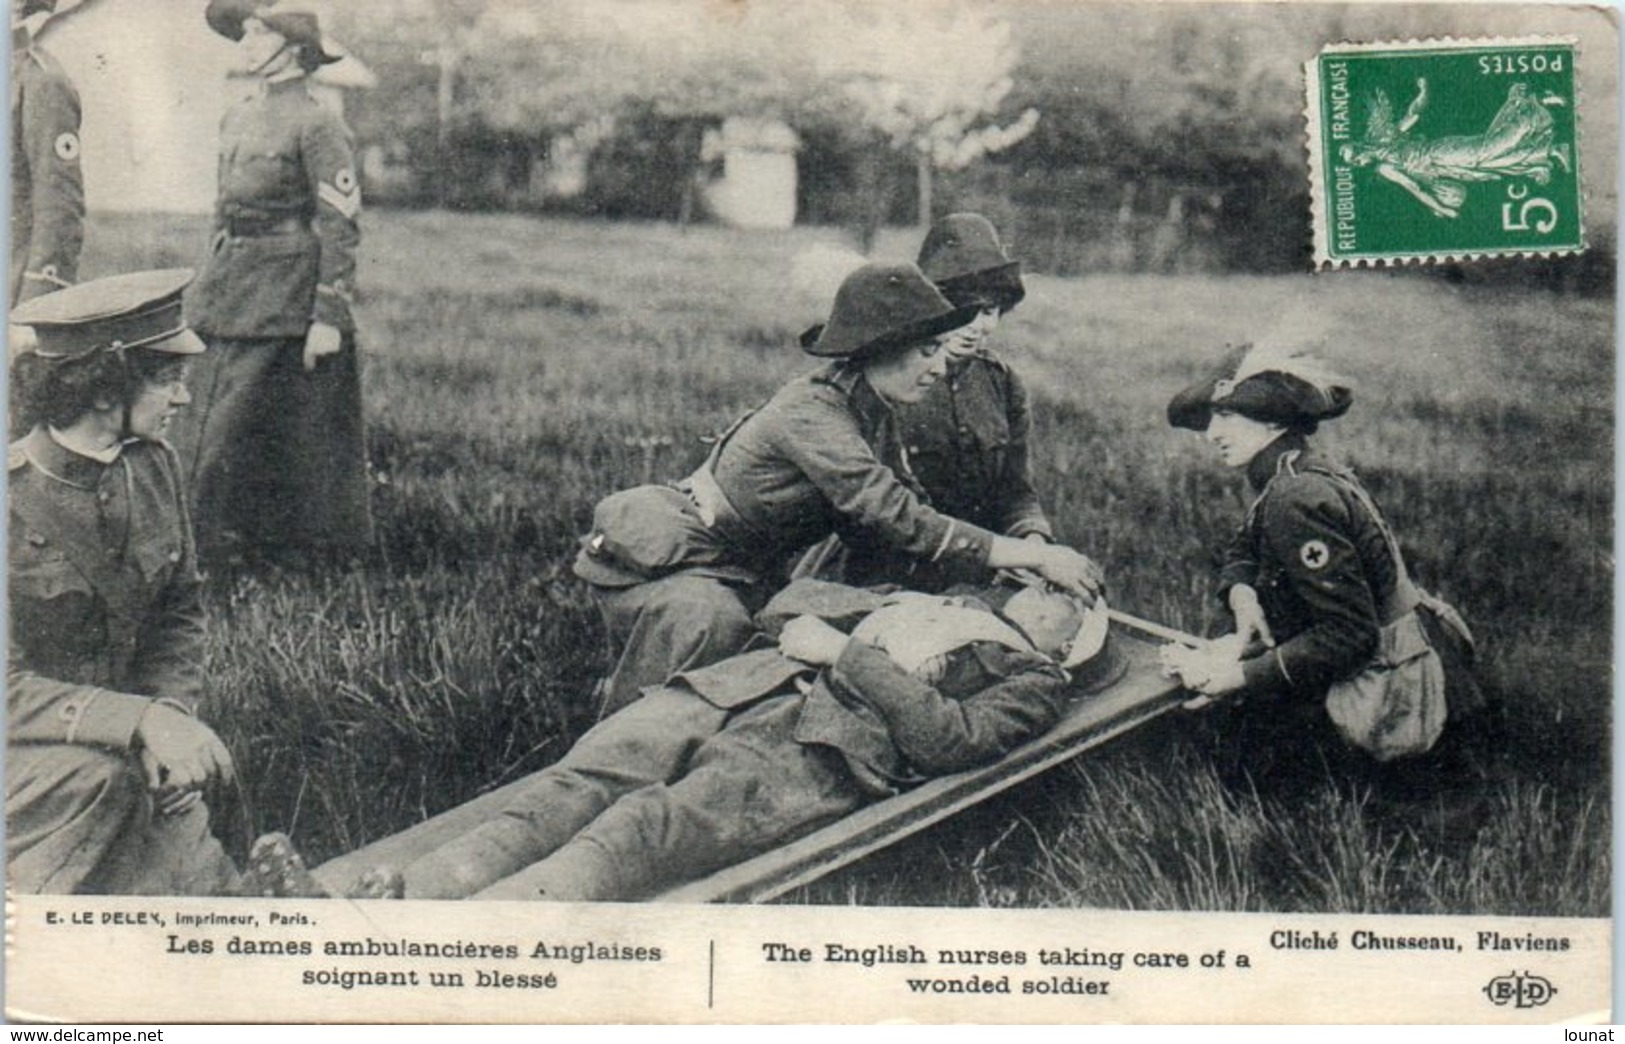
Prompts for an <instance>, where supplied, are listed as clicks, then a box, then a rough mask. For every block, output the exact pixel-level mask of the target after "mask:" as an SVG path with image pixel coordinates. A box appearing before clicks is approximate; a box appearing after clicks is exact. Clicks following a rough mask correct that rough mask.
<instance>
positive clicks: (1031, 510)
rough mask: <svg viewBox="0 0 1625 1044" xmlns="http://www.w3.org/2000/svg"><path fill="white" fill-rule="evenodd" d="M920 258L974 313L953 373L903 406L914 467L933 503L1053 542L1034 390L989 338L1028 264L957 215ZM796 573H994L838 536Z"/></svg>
mask: <svg viewBox="0 0 1625 1044" xmlns="http://www.w3.org/2000/svg"><path fill="white" fill-rule="evenodd" d="M919 266H920V269H921V271H923V272H924V273H925V275H926V278H928V279H930V280H931V282H932V283H934V284H935V285H936V287H937V289H938V290H940V291H941V292H942V295H943V296H944V297H946V298H947V299H948V301H949V303H950V304H952V305H953V306H954V307H955V308H964V309H968V310H971V311H972V314H973V317H972V319H971V321H970V322H969V324H967V325H966V326H964V327H962V328H960V329H959V330H958V331H956V333H955V335H954V338H953V339H952V340H951V341H950V342H949V345H948V353H949V359H948V373H947V376H946V378H945V379H944V380H941V381H938V382H937V383H936V384H935V385H933V386H932V387H931V388H930V389H929V390H928V391H927V392H926V393H925V395H924V396H922V397H921V399H920V401H919V402H915V403H906V404H899V405H898V406H897V408H896V414H897V427H898V433H899V436H900V437H901V439H902V442H903V445H904V448H905V451H906V453H907V454H908V463H909V466H910V467H911V468H912V469H913V472H914V475H915V477H916V478H917V479H918V480H919V483H920V486H921V488H922V489H923V490H924V492H925V495H926V497H927V498H928V499H929V500H930V502H931V506H932V507H934V508H936V509H937V510H938V511H941V512H942V513H943V514H946V515H951V516H953V517H954V518H959V519H963V520H965V521H967V522H971V523H974V524H976V525H978V526H981V527H982V528H984V529H987V530H989V531H991V532H994V533H1001V534H1003V535H1005V536H1011V537H1018V538H1024V539H1031V540H1043V541H1051V540H1053V539H1054V531H1053V529H1052V528H1051V526H1050V522H1049V519H1048V518H1047V517H1046V516H1045V514H1044V508H1043V506H1042V505H1041V504H1040V503H1039V500H1038V493H1037V491H1036V490H1035V489H1034V488H1033V477H1032V467H1031V464H1030V462H1029V459H1028V452H1027V447H1028V437H1029V435H1030V433H1031V427H1032V424H1031V418H1030V415H1029V412H1028V406H1027V389H1026V387H1025V385H1023V383H1022V381H1021V378H1020V377H1018V376H1017V375H1016V373H1015V371H1013V370H1012V369H1010V367H1009V365H1008V364H1007V363H1006V362H1005V361H1004V360H1003V359H1002V358H1000V357H999V355H998V353H997V352H996V351H994V350H993V348H992V346H991V345H990V344H989V338H990V337H991V336H992V334H993V332H994V331H995V330H996V329H997V328H998V325H999V322H1000V320H1001V319H1003V318H1004V317H1005V316H1007V315H1009V314H1010V311H1011V310H1012V309H1014V308H1015V307H1016V305H1018V304H1020V303H1021V300H1022V298H1024V297H1025V296H1026V293H1027V290H1026V287H1025V285H1024V284H1023V283H1022V279H1021V263H1020V262H1019V261H1012V260H1011V259H1010V256H1009V254H1007V253H1006V252H1005V249H1004V246H1003V245H1002V244H1001V243H1000V242H999V235H998V232H997V231H995V230H994V228H993V224H992V223H991V222H990V221H988V220H987V218H985V217H983V216H982V215H980V214H949V215H948V216H947V217H944V218H943V219H941V220H940V221H938V222H937V223H936V224H935V225H933V226H932V227H931V230H930V232H928V233H927V234H926V237H925V242H924V243H922V244H921V246H920V256H919ZM815 332H816V331H809V333H815ZM797 572H798V574H800V575H813V576H819V577H822V578H825V579H831V580H844V581H845V582H847V583H853V584H860V585H862V584H875V583H886V582H890V583H900V584H903V585H905V586H907V587H910V588H913V589H915V590H928V591H929V590H938V589H941V588H943V587H946V586H949V585H950V584H952V583H955V582H972V583H976V582H981V581H983V580H985V577H974V576H964V575H955V574H954V572H953V570H951V569H944V568H942V567H941V566H940V565H936V564H930V563H925V562H921V561H919V560H917V559H910V558H908V557H906V556H901V555H898V554H897V553H896V551H895V550H894V549H892V548H889V547H886V546H884V545H880V546H875V545H873V544H867V545H866V544H862V543H858V542H856V541H854V542H853V543H852V544H851V545H842V544H841V543H839V542H837V541H835V540H830V541H826V542H825V543H824V544H821V545H819V546H818V547H817V548H814V549H813V550H812V551H810V552H808V554H807V556H806V558H805V559H804V560H803V562H802V564H801V565H800V566H799V567H798V570H797Z"/></svg>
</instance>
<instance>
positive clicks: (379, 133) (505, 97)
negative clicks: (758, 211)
mask: <svg viewBox="0 0 1625 1044" xmlns="http://www.w3.org/2000/svg"><path fill="white" fill-rule="evenodd" d="M1452 6H1453V5H1432V6H1421V5H1415V6H1413V5H1403V6H1401V5H1383V8H1381V9H1377V10H1373V9H1371V8H1370V7H1348V6H1343V5H1331V4H1324V5H1322V4H1316V5H1301V6H1294V5H1282V6H1281V7H1280V8H1277V9H1275V10H1273V11H1272V12H1271V17H1270V18H1267V19H1261V18H1257V17H1255V16H1254V14H1253V12H1251V11H1250V10H1249V9H1248V8H1247V6H1246V5H1230V6H1223V5H1203V4H1191V5H1178V6H1177V7H1175V8H1172V9H1169V8H1167V7H1164V6H1163V5H1141V6H1124V5H1091V4H1078V5H1063V4H1053V3H1031V2H1029V3H1002V4H987V3H977V4H971V3H968V2H955V0H944V2H939V3H919V4H893V5H887V6H879V5H873V4H859V3H856V2H847V0H820V2H817V3H806V4H770V3H718V2H715V0H607V2H604V0H592V2H589V0H537V2H527V3H524V4H518V3H513V2H511V0H371V2H369V3H367V4H355V5H348V6H346V7H344V8H342V9H339V10H336V11H335V12H334V15H335V17H334V25H335V30H336V33H337V34H338V35H339V36H340V37H341V38H342V39H343V40H344V41H345V43H346V44H347V45H348V46H349V47H350V48H351V49H352V50H354V51H355V52H356V53H358V54H360V55H363V56H364V57H365V59H366V61H367V62H368V64H369V65H370V66H371V67H372V68H373V69H374V70H375V71H376V72H377V74H378V77H379V80H380V86H379V89H377V90H373V91H370V92H365V93H362V94H360V95H358V96H357V97H356V98H355V99H354V102H353V104H352V108H351V112H350V118H351V123H352V124H353V126H354V127H355V129H356V131H357V134H358V137H359V139H360V142H361V144H362V146H363V151H364V154H365V155H366V156H367V163H366V173H367V175H368V186H367V187H368V190H369V193H370V198H371V199H372V200H373V201H375V202H382V203H388V204H397V205H404V206H443V207H449V208H452V209H458V210H533V211H553V212H563V213H573V214H580V215H598V216H606V217H618V218H643V219H657V220H671V221H677V222H680V223H688V222H690V221H695V220H701V219H703V218H705V217H706V207H705V199H704V187H705V185H706V184H707V182H708V181H710V180H712V179H715V178H716V177H717V176H718V175H719V174H720V166H721V164H720V159H719V152H720V149H721V146H720V145H719V143H718V135H719V134H720V132H721V131H722V130H723V129H724V127H725V125H727V124H728V121H730V120H733V121H738V120H749V121H755V122H754V124H753V125H755V126H760V125H762V124H763V123H770V124H772V125H774V126H781V127H785V128H788V130H789V132H790V133H791V135H792V137H793V142H794V145H793V148H794V150H795V172H796V173H795V184H794V189H793V191H794V195H795V200H794V203H795V209H794V213H795V220H796V222H797V223H800V224H815V225H838V226H843V227H846V228H848V229H850V230H851V232H852V234H853V236H854V238H855V239H856V242H857V245H858V246H859V247H860V248H861V249H863V250H864V251H865V252H867V251H869V250H870V249H871V248H872V246H873V244H874V240H875V236H876V235H877V233H878V231H879V230H880V229H881V228H882V227H884V226H885V225H887V224H901V225H907V224H917V225H923V224H925V223H927V222H928V221H929V218H930V216H931V215H932V214H941V213H945V212H948V211H950V210H956V209H972V210H979V211H982V212H984V213H987V214H988V215H989V216H990V217H992V218H993V220H994V221H995V223H996V224H997V225H998V226H999V227H1000V228H1001V229H1002V230H1005V232H1006V234H1007V236H1008V237H1009V239H1010V240H1011V241H1012V243H1013V244H1014V245H1015V248H1016V249H1015V252H1016V254H1017V256H1019V257H1020V258H1021V259H1022V260H1023V261H1024V262H1025V263H1026V264H1027V265H1028V266H1029V268H1031V269H1033V270H1036V271H1045V272H1050V273H1054V274H1061V275H1067V274H1076V273H1080V272H1091V271H1149V272H1181V273H1197V272H1218V271H1246V272H1271V271H1292V270H1302V269H1303V268H1304V267H1305V266H1306V264H1307V261H1308V257H1309V244H1308V237H1307V232H1306V227H1307V214H1308V192H1307V186H1308V171H1307V159H1306V154H1305V149H1304V123H1303V106H1304V98H1303V63H1304V62H1305V61H1306V60H1308V59H1309V58H1311V57H1312V56H1313V55H1314V53H1315V51H1316V50H1317V48H1318V47H1319V46H1321V45H1322V44H1324V43H1326V42H1328V41H1335V40H1344V39H1350V40H1361V39H1396V38H1407V37H1415V38H1426V37H1430V36H1447V35H1454V36H1463V35H1482V34H1484V33H1486V32H1492V31H1517V30H1518V29H1520V28H1521V29H1523V30H1524V31H1527V24H1526V23H1527V18H1528V15H1527V11H1522V10H1519V9H1515V8H1513V7H1511V5H1507V7H1506V10H1504V11H1483V10H1479V9H1475V14H1474V17H1473V19H1472V21H1473V24H1474V26H1475V32H1474V33H1473V34H1468V33H1465V32H1464V31H1463V24H1462V16H1461V13H1460V12H1459V11H1456V10H1452V9H1451V8H1452ZM1518 19H1522V20H1523V21H1518ZM1502 22H1505V23H1506V24H1505V25H1501V23H1502ZM1588 57H1592V56H1588ZM1594 57H1595V60H1593V61H1592V62H1590V63H1589V64H1588V65H1586V66H1582V93H1583V94H1585V95H1586V97H1587V98H1588V100H1589V101H1590V103H1591V105H1592V106H1593V107H1595V106H1598V105H1601V106H1604V107H1605V110H1606V108H1607V107H1611V106H1612V105H1613V99H1614V97H1615V96H1616V95H1617V86H1616V85H1615V83H1614V81H1613V79H1612V77H1611V75H1610V73H1611V71H1612V68H1613V66H1612V63H1611V62H1610V61H1609V60H1608V59H1609V58H1610V57H1611V56H1608V55H1600V56H1594ZM1605 114H1606V113H1605ZM728 129H729V131H730V134H731V133H732V130H733V128H732V127H731V126H729V128H728ZM1582 147H1583V148H1589V151H1588V152H1587V154H1586V156H1585V160H1586V162H1587V164H1588V165H1591V166H1592V167H1593V168H1594V169H1593V170H1592V175H1593V176H1592V177H1589V178H1588V181H1589V182H1591V184H1592V185H1593V186H1602V187H1603V188H1602V189H1601V191H1594V192H1593V194H1592V197H1591V198H1590V199H1588V206H1590V207H1591V208H1592V216H1593V217H1594V218H1595V219H1596V220H1594V221H1592V222H1590V224H1591V225H1592V226H1593V228H1594V229H1602V230H1604V231H1603V232H1601V233H1599V234H1594V235H1593V237H1592V238H1593V246H1594V249H1593V250H1592V251H1591V252H1590V254H1589V256H1588V257H1585V258H1582V259H1576V260H1572V261H1565V262H1561V263H1559V264H1558V265H1556V266H1555V268H1554V270H1553V271H1552V272H1551V273H1548V275H1549V277H1550V278H1551V279H1553V280H1556V281H1557V282H1559V283H1560V284H1562V285H1566V286H1580V287H1583V288H1588V289H1602V288H1608V287H1612V285H1613V277H1612V247H1613V243H1612V238H1613V237H1612V234H1611V227H1612V224H1613V221H1614V207H1615V203H1614V195H1613V189H1612V185H1613V181H1614V178H1613V166H1612V164H1613V163H1614V157H1613V156H1612V154H1611V153H1609V152H1608V150H1607V148H1606V143H1603V147H1600V148H1599V147H1595V146H1588V145H1583V146H1582ZM1603 168H1606V169H1603ZM1454 274H1457V275H1459V273H1454Z"/></svg>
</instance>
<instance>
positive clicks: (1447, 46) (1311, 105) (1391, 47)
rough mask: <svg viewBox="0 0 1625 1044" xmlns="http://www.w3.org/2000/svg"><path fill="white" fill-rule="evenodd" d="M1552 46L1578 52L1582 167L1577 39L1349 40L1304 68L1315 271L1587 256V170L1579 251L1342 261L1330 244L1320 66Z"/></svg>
mask: <svg viewBox="0 0 1625 1044" xmlns="http://www.w3.org/2000/svg"><path fill="white" fill-rule="evenodd" d="M1552 44H1561V45H1565V46H1568V47H1571V48H1573V51H1574V68H1575V75H1574V161H1575V164H1576V165H1581V163H1582V161H1581V157H1580V143H1581V141H1582V139H1583V138H1584V131H1583V129H1582V122H1583V119H1582V116H1581V109H1582V103H1581V97H1580V96H1581V91H1582V88H1581V83H1580V75H1579V68H1580V62H1581V54H1580V41H1579V38H1578V37H1574V36H1545V35H1538V34H1537V35H1532V36H1489V37H1457V36H1430V37H1427V38H1425V39H1415V38H1412V39H1407V40H1373V41H1369V42H1354V41H1343V42H1339V43H1331V44H1325V45H1323V46H1322V47H1321V49H1320V50H1319V51H1317V52H1316V53H1315V55H1314V56H1313V57H1312V58H1310V59H1309V60H1308V61H1306V62H1304V63H1303V77H1304V110H1303V119H1304V126H1305V127H1306V129H1307V133H1306V136H1305V146H1306V147H1307V148H1308V150H1309V227H1310V230H1311V234H1312V235H1313V237H1314V260H1313V262H1312V267H1313V268H1314V270H1315V271H1317V272H1322V271H1337V270H1341V269H1349V268H1398V267H1406V266H1412V267H1420V266H1422V265H1429V264H1452V263H1456V262H1462V261H1478V260H1487V259H1491V258H1506V257H1514V258H1517V257H1522V258H1553V257H1571V256H1574V255H1576V254H1581V253H1584V252H1585V250H1586V248H1587V246H1588V245H1589V244H1588V242H1587V240H1586V234H1585V215H1586V211H1587V207H1586V202H1587V200H1586V184H1585V172H1584V168H1583V166H1581V171H1580V174H1579V176H1578V180H1577V181H1576V188H1577V190H1578V194H1579V200H1580V244H1579V245H1578V246H1571V247H1563V248H1560V249H1556V250H1481V251H1465V252H1461V253H1454V252H1446V253H1428V252H1422V253H1394V254H1385V255H1382V256H1380V257H1360V258H1336V257H1332V256H1331V251H1330V249H1329V247H1328V244H1327V242H1326V202H1325V188H1326V180H1325V179H1326V170H1325V166H1324V164H1323V163H1322V162H1321V156H1322V153H1323V152H1324V150H1323V148H1322V145H1323V144H1324V141H1323V139H1322V137H1321V131H1320V111H1321V96H1320V76H1319V66H1320V63H1321V62H1322V61H1324V60H1325V59H1326V58H1327V57H1328V56H1332V57H1335V56H1337V55H1340V54H1359V53H1361V52H1368V51H1427V50H1457V49H1463V48H1477V47H1542V46H1550V45H1552Z"/></svg>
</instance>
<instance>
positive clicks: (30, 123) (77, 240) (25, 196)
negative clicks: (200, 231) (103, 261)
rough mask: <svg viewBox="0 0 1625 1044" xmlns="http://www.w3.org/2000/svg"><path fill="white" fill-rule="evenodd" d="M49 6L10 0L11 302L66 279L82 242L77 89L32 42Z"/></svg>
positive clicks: (37, 0) (45, 0)
mask: <svg viewBox="0 0 1625 1044" xmlns="http://www.w3.org/2000/svg"><path fill="white" fill-rule="evenodd" d="M55 10H56V3H55V0H11V267H10V270H9V278H8V286H9V290H8V293H9V295H10V300H11V305H12V307H15V306H17V305H18V304H21V303H22V302H24V301H27V300H28V299H30V298H33V297H38V296H40V295H41V294H48V293H50V292H51V291H53V290H58V289H61V288H62V287H64V286H69V285H71V284H72V283H73V281H74V279H75V278H76V277H77V275H78V272H79V249H80V247H81V246H83V245H84V238H85V231H84V224H85V183H84V176H83V174H82V173H81V171H80V169H79V109H80V106H79V91H78V89H77V88H75V87H74V85H73V81H72V80H70V79H69V78H68V74H67V73H66V72H64V71H63V70H62V66H61V64H59V63H58V62H57V60H56V59H55V58H53V57H51V55H50V54H48V53H46V51H45V50H44V49H43V48H41V47H39V46H37V45H36V44H35V43H34V38H35V37H36V36H38V35H39V33H40V30H42V29H43V28H44V27H45V23H46V22H47V21H48V20H49V19H50V17H51V15H52V13H53V12H54V11H55ZM13 343H16V342H15V341H13Z"/></svg>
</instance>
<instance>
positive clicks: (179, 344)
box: [140, 329, 209, 355]
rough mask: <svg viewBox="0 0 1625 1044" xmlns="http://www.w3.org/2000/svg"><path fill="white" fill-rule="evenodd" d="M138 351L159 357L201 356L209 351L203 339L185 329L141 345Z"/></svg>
mask: <svg viewBox="0 0 1625 1044" xmlns="http://www.w3.org/2000/svg"><path fill="white" fill-rule="evenodd" d="M140 350H141V351H143V352H156V353H158V354H159V355H202V354H203V353H204V352H206V351H208V350H209V346H208V345H207V344H205V343H204V342H203V338H201V337H199V336H198V335H197V334H195V333H193V332H192V331H191V330H190V329H187V330H182V331H181V332H180V333H178V334H175V335H174V336H173V337H166V338H164V339H163V340H161V341H154V342H153V343H151V344H143V345H142V346H141V347H140Z"/></svg>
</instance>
